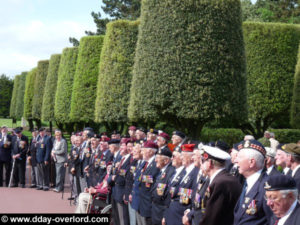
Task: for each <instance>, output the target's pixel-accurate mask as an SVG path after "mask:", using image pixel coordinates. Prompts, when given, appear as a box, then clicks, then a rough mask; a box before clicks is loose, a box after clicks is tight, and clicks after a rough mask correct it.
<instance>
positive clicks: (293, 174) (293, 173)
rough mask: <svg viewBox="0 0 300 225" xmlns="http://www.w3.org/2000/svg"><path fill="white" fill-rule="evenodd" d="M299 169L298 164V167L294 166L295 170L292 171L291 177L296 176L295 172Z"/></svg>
mask: <svg viewBox="0 0 300 225" xmlns="http://www.w3.org/2000/svg"><path fill="white" fill-rule="evenodd" d="M299 168H300V164H299V165H298V166H296V168H295V169H293V172H292V177H294V176H295V174H296V172H297V170H298V169H299Z"/></svg>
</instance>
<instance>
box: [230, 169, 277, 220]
mask: <svg viewBox="0 0 300 225" xmlns="http://www.w3.org/2000/svg"><path fill="white" fill-rule="evenodd" d="M267 178H268V175H267V174H266V173H265V172H262V173H261V175H260V177H259V179H258V180H257V181H256V183H255V184H254V185H253V187H252V188H251V190H250V191H249V192H248V193H247V194H246V195H245V201H244V203H243V204H242V205H241V206H240V200H238V201H237V204H236V206H235V209H234V225H260V224H268V223H269V222H270V218H271V217H272V215H273V213H272V211H271V209H270V208H269V206H267V202H266V200H265V199H264V196H265V189H264V185H265V182H266V180H267ZM253 200H255V204H256V208H257V211H256V213H255V214H254V215H249V214H248V213H246V210H247V209H248V207H249V206H250V204H251V202H252V201H253ZM243 205H244V206H245V207H243Z"/></svg>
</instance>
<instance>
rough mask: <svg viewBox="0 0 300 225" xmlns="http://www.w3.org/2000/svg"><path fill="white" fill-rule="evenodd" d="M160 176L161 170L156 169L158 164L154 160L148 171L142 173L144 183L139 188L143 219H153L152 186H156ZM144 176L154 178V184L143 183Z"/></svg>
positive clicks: (140, 209) (140, 211) (140, 208)
mask: <svg viewBox="0 0 300 225" xmlns="http://www.w3.org/2000/svg"><path fill="white" fill-rule="evenodd" d="M158 174H159V169H158V168H157V167H156V162H155V160H153V161H152V162H151V163H150V164H149V165H148V166H147V168H146V170H145V171H144V172H143V173H142V177H141V179H142V182H141V183H140V188H139V191H140V193H139V198H140V205H139V210H138V211H139V213H140V215H141V216H143V217H151V207H152V200H151V196H152V194H151V189H152V186H153V185H154V184H155V181H156V178H157V176H158ZM144 176H149V177H151V178H152V183H147V182H145V181H143V177H144Z"/></svg>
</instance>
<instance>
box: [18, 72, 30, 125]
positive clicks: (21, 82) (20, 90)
mask: <svg viewBox="0 0 300 225" xmlns="http://www.w3.org/2000/svg"><path fill="white" fill-rule="evenodd" d="M26 76H27V72H23V73H22V74H21V75H20V80H19V86H18V91H17V102H16V112H15V116H16V118H17V119H21V118H22V116H23V112H24V94H25V83H26Z"/></svg>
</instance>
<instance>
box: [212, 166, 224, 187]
mask: <svg viewBox="0 0 300 225" xmlns="http://www.w3.org/2000/svg"><path fill="white" fill-rule="evenodd" d="M224 169H225V168H221V169H218V170H217V171H216V172H215V173H214V174H213V175H212V176H211V177H210V179H209V184H211V183H212V182H213V180H214V179H215V177H216V176H217V175H218V174H219V173H220V172H221V171H222V170H224Z"/></svg>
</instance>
